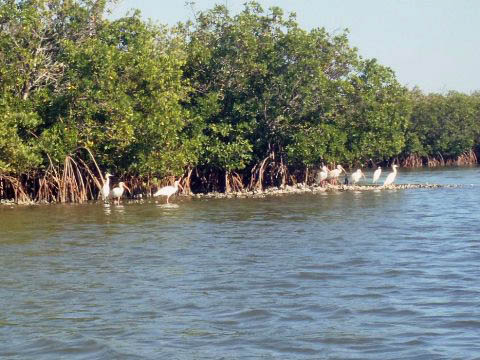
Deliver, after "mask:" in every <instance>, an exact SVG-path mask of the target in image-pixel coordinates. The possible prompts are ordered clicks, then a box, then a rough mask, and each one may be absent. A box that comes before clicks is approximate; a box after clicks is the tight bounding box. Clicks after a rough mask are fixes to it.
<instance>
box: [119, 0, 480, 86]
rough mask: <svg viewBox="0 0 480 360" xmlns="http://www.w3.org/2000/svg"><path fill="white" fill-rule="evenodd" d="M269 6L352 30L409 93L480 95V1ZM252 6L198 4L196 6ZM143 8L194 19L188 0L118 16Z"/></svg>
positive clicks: (318, 0) (281, 2)
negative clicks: (476, 92)
mask: <svg viewBox="0 0 480 360" xmlns="http://www.w3.org/2000/svg"><path fill="white" fill-rule="evenodd" d="M258 2H259V3H260V4H262V6H263V7H264V8H268V7H270V6H273V5H275V6H279V7H281V8H282V9H284V10H285V11H286V12H287V13H288V12H295V13H296V14H297V20H298V22H299V24H300V25H301V26H302V27H303V28H304V29H307V30H308V29H311V28H315V27H325V28H326V29H327V30H328V31H329V32H334V31H337V30H341V29H344V28H348V29H349V30H350V35H349V39H350V43H351V45H352V46H356V47H358V49H359V52H360V54H361V55H362V56H363V57H366V58H373V57H374V58H377V59H378V61H379V62H380V63H381V64H383V65H386V66H389V67H391V68H392V69H393V70H394V71H395V73H396V75H397V78H398V80H399V81H400V82H401V83H402V84H404V85H407V86H408V87H410V88H411V87H413V86H414V85H418V86H419V87H420V88H421V89H422V90H423V91H425V92H445V91H448V90H457V91H461V92H465V93H470V92H471V91H474V90H480V69H479V66H480V40H479V39H480V0H260V1H258ZM216 3H220V4H226V5H227V6H228V7H229V9H230V10H231V11H232V12H233V13H236V12H238V11H239V10H240V9H242V8H243V5H242V4H243V3H245V0H197V1H196V8H197V9H199V10H204V9H210V8H212V7H213V5H214V4H216ZM132 8H136V9H140V10H141V11H142V14H143V16H144V17H145V18H150V19H152V20H154V21H156V22H159V23H162V24H169V25H173V24H175V23H177V22H179V21H186V20H188V19H190V18H192V12H191V9H190V8H189V7H186V6H185V1H184V0H170V1H167V0H138V1H134V0H121V1H120V4H119V5H117V8H116V9H115V11H114V15H115V16H122V15H124V14H125V13H126V12H127V11H128V9H132Z"/></svg>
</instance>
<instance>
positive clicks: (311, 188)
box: [0, 183, 462, 206]
mask: <svg viewBox="0 0 480 360" xmlns="http://www.w3.org/2000/svg"><path fill="white" fill-rule="evenodd" d="M461 186H462V185H440V184H428V183H425V184H393V185H388V186H382V185H371V184H369V185H365V184H364V185H331V184H327V185H326V186H318V185H305V184H304V183H299V184H296V185H287V186H285V187H283V188H279V187H269V188H266V189H264V190H250V191H247V190H243V191H238V192H230V193H222V192H209V193H196V194H179V195H177V196H178V197H182V198H191V199H247V198H265V197H270V196H283V195H294V194H319V193H328V192H336V191H340V192H342V191H345V192H347V191H383V190H410V189H439V188H457V187H461ZM148 199H156V198H154V197H153V196H151V195H146V196H145V195H140V196H139V197H136V198H135V197H134V198H124V199H123V201H124V202H138V201H139V200H148ZM158 199H161V198H160V197H159V198H158ZM98 201H99V200H91V201H87V202H84V203H95V202H98ZM54 204H60V203H58V202H33V201H30V202H18V203H15V201H14V200H13V199H1V200H0V206H1V205H54ZM64 204H79V203H64Z"/></svg>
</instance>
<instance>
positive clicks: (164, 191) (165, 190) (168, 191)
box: [153, 180, 183, 204]
mask: <svg viewBox="0 0 480 360" xmlns="http://www.w3.org/2000/svg"><path fill="white" fill-rule="evenodd" d="M179 186H180V187H182V185H180V180H176V181H175V184H173V186H172V185H168V186H164V187H162V188H160V189H158V190H157V192H156V193H155V194H153V196H155V197H157V196H166V197H167V204H170V203H169V202H168V199H170V196H172V195H173V194H175V193H176V192H177V191H178V187H179ZM182 189H183V188H182Z"/></svg>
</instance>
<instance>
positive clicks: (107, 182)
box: [102, 172, 113, 201]
mask: <svg viewBox="0 0 480 360" xmlns="http://www.w3.org/2000/svg"><path fill="white" fill-rule="evenodd" d="M111 176H113V175H112V174H110V173H108V172H107V173H106V174H105V181H104V183H103V187H102V199H103V201H106V200H107V199H108V196H109V195H110V177H111Z"/></svg>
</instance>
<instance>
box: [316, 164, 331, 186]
mask: <svg viewBox="0 0 480 360" xmlns="http://www.w3.org/2000/svg"><path fill="white" fill-rule="evenodd" d="M327 177H328V168H327V167H326V166H325V165H323V166H322V170H321V171H320V172H319V173H318V174H317V179H316V180H317V184H318V185H321V186H323V185H325V180H327Z"/></svg>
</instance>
